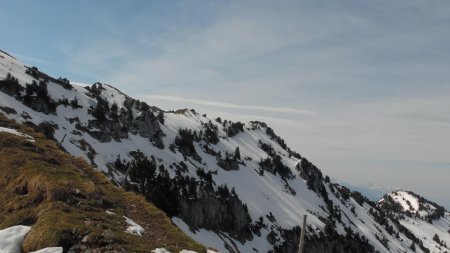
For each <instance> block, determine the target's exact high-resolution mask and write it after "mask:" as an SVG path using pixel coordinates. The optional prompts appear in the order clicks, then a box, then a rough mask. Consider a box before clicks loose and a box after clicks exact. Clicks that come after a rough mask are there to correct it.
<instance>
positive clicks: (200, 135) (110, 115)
mask: <svg viewBox="0 0 450 253" xmlns="http://www.w3.org/2000/svg"><path fill="white" fill-rule="evenodd" d="M0 80H2V81H0V110H2V111H3V112H4V113H5V115H7V117H9V118H12V119H15V120H17V121H18V122H24V123H26V124H27V125H29V126H32V127H33V128H35V129H36V130H38V131H41V132H43V133H45V135H46V137H47V138H49V139H53V140H54V141H55V142H57V143H59V145H60V146H61V147H62V148H63V149H64V150H66V151H67V152H69V153H70V154H72V155H74V156H81V157H83V158H85V159H86V160H87V161H89V162H90V163H91V164H92V165H94V166H96V167H97V169H98V170H99V171H101V172H103V173H104V174H105V175H107V176H108V177H109V178H110V180H111V181H112V182H114V183H115V184H117V185H121V186H123V187H124V188H126V189H129V190H133V191H136V192H139V193H141V194H142V195H143V196H145V198H146V199H147V200H149V201H151V202H153V203H154V204H155V205H156V206H158V207H159V208H161V209H162V210H164V211H165V212H166V213H167V214H168V215H169V216H170V217H172V220H173V221H174V222H175V223H176V224H177V225H178V226H179V227H180V228H181V229H182V230H183V231H185V232H186V233H188V234H189V235H191V236H192V237H193V238H194V239H196V240H197V241H199V242H201V243H203V244H205V245H207V246H212V247H214V248H217V249H220V250H222V251H223V252H268V251H272V252H285V253H291V252H297V245H298V238H299V234H300V229H299V226H300V225H302V218H303V215H305V214H306V215H308V221H307V222H308V227H307V231H306V232H307V233H306V237H307V239H306V242H307V244H306V248H305V250H306V252H376V251H378V252H445V251H450V250H449V249H448V247H447V246H446V245H449V246H450V233H449V231H448V230H449V229H450V217H449V215H450V214H449V213H448V212H447V211H445V210H444V211H443V212H439V213H438V214H437V215H436V216H433V217H431V219H425V220H422V219H421V222H422V223H420V224H419V222H418V220H416V221H417V222H415V221H412V220H411V219H409V217H407V216H405V215H404V211H402V210H392V211H390V212H386V210H387V209H385V206H384V205H382V203H381V204H380V203H374V202H371V201H369V200H368V199H367V198H365V197H364V196H362V195H361V194H360V193H358V192H354V191H351V190H349V189H348V188H346V187H343V186H340V185H338V184H335V183H333V182H330V180H329V178H328V177H327V176H324V175H322V173H321V171H320V170H319V169H318V168H317V167H316V166H314V164H312V163H311V162H310V161H308V160H307V159H306V158H304V157H302V156H301V155H300V154H298V153H296V152H295V151H293V150H291V149H290V148H289V147H287V145H286V143H285V141H284V140H283V139H282V138H280V137H279V136H277V135H276V134H275V133H274V131H273V130H272V129H271V128H270V127H268V126H267V125H266V124H265V123H263V122H256V121H253V122H249V123H241V122H232V121H229V120H225V119H221V118H217V119H214V118H209V117H208V116H207V115H201V114H199V113H197V112H195V111H194V110H187V109H184V110H179V111H170V112H169V111H163V110H161V109H159V108H155V107H151V106H149V105H147V104H146V103H144V102H141V101H138V100H134V99H132V98H130V97H128V96H127V95H125V94H123V93H122V92H120V91H118V90H117V89H115V88H113V87H111V86H109V85H106V84H101V83H96V84H93V85H91V86H86V87H82V86H78V85H75V84H71V83H70V82H69V81H68V80H67V79H65V78H59V79H54V78H51V77H49V76H47V75H46V74H44V73H42V72H40V71H39V70H38V69H37V68H35V67H26V66H24V65H23V64H22V63H20V62H19V61H17V60H16V59H14V58H13V57H11V56H9V55H7V54H4V53H0ZM393 194H394V193H393ZM389 210H391V209H389ZM414 219H419V218H414ZM423 222H426V223H427V224H426V226H425V225H423ZM424 230H427V232H424ZM430 233H431V234H430ZM433 233H438V235H439V242H438V241H437V240H434V239H433V238H434V235H432V234H433Z"/></svg>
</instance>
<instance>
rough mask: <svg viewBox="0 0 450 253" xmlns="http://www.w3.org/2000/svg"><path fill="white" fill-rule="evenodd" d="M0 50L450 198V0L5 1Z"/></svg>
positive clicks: (362, 183) (374, 188) (448, 202)
mask: <svg viewBox="0 0 450 253" xmlns="http://www.w3.org/2000/svg"><path fill="white" fill-rule="evenodd" d="M0 6H2V7H1V9H0V34H1V38H2V39H1V43H0V49H2V50H4V51H7V52H9V53H11V54H13V55H15V56H16V57H17V58H19V59H20V60H22V61H23V62H25V63H26V64H28V65H34V66H37V67H38V68H39V69H40V70H42V71H44V72H46V73H48V74H50V75H53V76H55V77H59V76H62V77H67V78H68V79H69V80H71V81H76V82H82V83H89V84H90V83H94V82H96V81H101V82H104V83H108V84H111V85H113V86H115V87H117V88H119V89H120V90H122V91H123V92H124V93H126V94H128V95H130V96H132V97H135V98H138V99H140V100H143V101H146V102H148V103H149V104H151V105H155V106H158V107H160V108H162V109H166V110H171V109H179V108H194V109H196V110H197V111H198V112H201V113H206V114H208V115H211V116H221V117H222V118H225V119H231V120H240V121H250V120H260V121H264V122H266V123H268V124H269V125H270V126H271V127H272V128H273V129H274V130H275V132H276V133H277V134H278V135H280V136H281V137H282V138H284V139H285V141H286V143H287V144H288V145H289V146H291V147H292V148H293V149H294V150H296V151H298V152H299V153H300V154H302V155H303V156H305V157H307V158H308V159H309V160H310V161H312V162H313V163H314V164H315V165H317V166H318V167H319V168H320V169H321V170H322V171H323V172H324V173H325V174H327V175H330V176H331V177H332V178H333V179H334V180H336V181H338V182H341V183H344V184H346V185H349V186H352V187H355V188H357V189H360V190H362V191H363V192H366V193H370V195H371V196H373V197H377V196H378V197H379V195H380V194H382V193H383V192H387V191H390V190H392V189H406V190H412V191H414V192H416V193H418V194H420V195H423V196H424V197H427V198H429V199H431V200H434V201H436V202H438V203H440V204H441V205H444V206H446V207H447V208H450V194H448V193H449V192H450V69H449V68H450V15H449V13H450V1H438V0H436V1H434V0H432V1H424V0H417V1H409V0H408V1H407V0H398V1H391V0H379V1H368V0H363V1H361V0H358V1H356V0H352V1H350V0H342V1H322V0H311V1H265V0H258V1H191V0H185V1H147V0H143V1H139V0H135V1H125V0H122V1H114V0H108V1H106V0H99V1H85V0H79V1H57V0H41V1H31V0H30V1H24V0H16V1H1V4H0Z"/></svg>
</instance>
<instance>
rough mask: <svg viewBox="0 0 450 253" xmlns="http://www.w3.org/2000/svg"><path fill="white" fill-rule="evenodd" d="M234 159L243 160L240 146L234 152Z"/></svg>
mask: <svg viewBox="0 0 450 253" xmlns="http://www.w3.org/2000/svg"><path fill="white" fill-rule="evenodd" d="M234 159H235V160H241V151H240V150H239V146H238V147H236V149H235V150H234Z"/></svg>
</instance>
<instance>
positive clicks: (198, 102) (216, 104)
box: [145, 95, 316, 115]
mask: <svg viewBox="0 0 450 253" xmlns="http://www.w3.org/2000/svg"><path fill="white" fill-rule="evenodd" d="M145 97H146V98H148V99H154V100H166V101H175V102H184V103H189V104H196V105H204V106H212V107H219V108H227V109H243V110H255V111H263V112H276V113H292V114H303V115H305V114H306V115H312V114H316V113H315V112H314V111H309V110H303V109H298V108H288V107H271V106H259V105H242V104H232V103H223V102H215V101H208V100H199V99H189V98H182V97H175V96H162V95H148V96H145Z"/></svg>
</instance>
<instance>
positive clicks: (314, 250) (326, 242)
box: [275, 227, 374, 253]
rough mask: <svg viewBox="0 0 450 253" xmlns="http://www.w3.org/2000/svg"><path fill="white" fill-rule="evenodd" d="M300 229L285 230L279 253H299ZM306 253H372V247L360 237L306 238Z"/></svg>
mask: <svg viewBox="0 0 450 253" xmlns="http://www.w3.org/2000/svg"><path fill="white" fill-rule="evenodd" d="M300 231H301V230H300V229H299V228H298V227H296V228H294V229H291V230H283V231H282V233H281V234H282V235H281V237H282V238H283V239H284V242H283V243H282V244H281V245H280V246H277V247H276V248H275V252H277V253H297V252H298V246H299V242H300ZM303 252H304V253H371V252H374V248H373V246H372V245H370V244H369V243H368V241H367V240H365V239H361V238H360V237H359V236H350V237H348V236H341V235H337V234H333V235H324V234H323V235H322V237H317V236H314V237H310V236H305V246H304V251H303Z"/></svg>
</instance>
